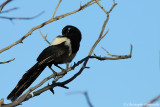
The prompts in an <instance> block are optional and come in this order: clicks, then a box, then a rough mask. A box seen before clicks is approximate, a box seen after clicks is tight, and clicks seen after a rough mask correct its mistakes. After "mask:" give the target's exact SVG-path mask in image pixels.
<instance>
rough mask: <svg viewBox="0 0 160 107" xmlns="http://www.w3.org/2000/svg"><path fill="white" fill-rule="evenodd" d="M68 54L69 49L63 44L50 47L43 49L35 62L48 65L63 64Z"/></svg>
mask: <svg viewBox="0 0 160 107" xmlns="http://www.w3.org/2000/svg"><path fill="white" fill-rule="evenodd" d="M68 53H69V47H68V46H65V44H64V43H61V44H59V45H51V46H49V47H47V48H45V49H44V50H43V51H42V52H41V54H40V55H39V56H38V58H37V61H38V62H39V64H40V65H41V64H47V65H48V64H49V63H51V64H52V63H53V64H56V63H61V62H62V63H63V60H64V58H65V57H67V55H68Z"/></svg>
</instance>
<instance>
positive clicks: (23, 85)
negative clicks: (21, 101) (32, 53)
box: [7, 63, 46, 101]
mask: <svg viewBox="0 0 160 107" xmlns="http://www.w3.org/2000/svg"><path fill="white" fill-rule="evenodd" d="M45 67H46V66H42V65H41V66H39V64H38V63H36V64H35V65H34V66H33V67H32V68H30V69H29V70H28V71H27V72H26V73H25V74H24V75H23V76H22V78H21V80H20V81H19V82H18V84H17V85H16V87H15V88H14V89H13V90H12V92H11V93H10V94H9V95H8V97H7V99H10V100H11V101H15V100H16V99H17V98H18V97H19V96H20V95H21V94H22V93H23V92H24V91H25V90H26V89H27V88H28V87H29V86H30V85H31V84H32V83H33V82H34V81H35V80H36V78H37V77H38V76H39V75H40V74H41V72H42V71H43V70H44V69H45Z"/></svg>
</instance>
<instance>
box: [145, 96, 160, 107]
mask: <svg viewBox="0 0 160 107" xmlns="http://www.w3.org/2000/svg"><path fill="white" fill-rule="evenodd" d="M159 99H160V95H158V96H157V97H155V98H154V99H152V100H151V101H149V102H147V103H146V104H145V105H144V106H143V107H150V105H151V104H153V103H154V102H156V101H158V100H159Z"/></svg>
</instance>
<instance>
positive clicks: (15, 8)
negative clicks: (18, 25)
mask: <svg viewBox="0 0 160 107" xmlns="http://www.w3.org/2000/svg"><path fill="white" fill-rule="evenodd" d="M17 9H18V7H14V8H11V9H8V10H5V11H2V12H1V13H0V14H3V13H8V12H10V11H13V10H17Z"/></svg>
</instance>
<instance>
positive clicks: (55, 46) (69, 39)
mask: <svg viewBox="0 0 160 107" xmlns="http://www.w3.org/2000/svg"><path fill="white" fill-rule="evenodd" d="M80 41H81V32H80V31H79V29H78V28H76V27H74V26H71V25H68V26H65V27H64V28H63V30H62V36H57V37H56V38H55V39H54V40H53V42H52V44H51V45H50V46H49V47H47V48H45V49H44V50H43V51H42V52H41V54H40V55H39V56H38V58H37V63H36V64H35V65H34V66H33V67H31V68H30V69H29V70H28V71H27V72H26V73H25V74H24V75H23V76H22V78H21V80H20V81H19V82H18V84H17V85H16V87H15V88H14V89H13V90H12V92H11V93H10V94H9V95H8V97H7V99H10V100H11V101H15V100H16V99H17V98H18V97H19V96H20V95H21V94H22V93H23V92H24V91H25V90H26V89H27V88H28V87H29V86H30V85H31V84H32V83H33V82H34V81H35V80H36V78H37V77H38V76H39V75H40V74H41V72H42V71H43V70H44V69H45V68H46V67H47V66H49V67H51V66H52V64H54V65H57V64H63V63H68V62H71V61H72V59H73V58H74V57H75V55H76V53H77V51H78V50H79V46H80Z"/></svg>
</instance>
